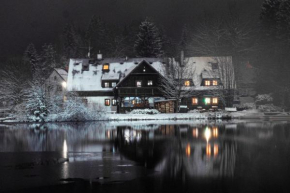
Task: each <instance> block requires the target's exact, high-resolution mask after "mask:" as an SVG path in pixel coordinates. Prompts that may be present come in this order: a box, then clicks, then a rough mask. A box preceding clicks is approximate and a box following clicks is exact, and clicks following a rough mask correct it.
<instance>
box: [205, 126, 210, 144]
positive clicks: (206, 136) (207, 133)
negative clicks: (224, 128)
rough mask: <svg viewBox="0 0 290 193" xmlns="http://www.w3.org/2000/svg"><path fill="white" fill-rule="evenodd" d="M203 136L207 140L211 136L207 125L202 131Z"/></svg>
mask: <svg viewBox="0 0 290 193" xmlns="http://www.w3.org/2000/svg"><path fill="white" fill-rule="evenodd" d="M204 137H205V139H206V141H207V142H208V141H209V139H210V138H211V130H210V129H209V128H208V127H207V128H206V129H205V131H204Z"/></svg>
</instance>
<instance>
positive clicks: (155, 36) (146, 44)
mask: <svg viewBox="0 0 290 193" xmlns="http://www.w3.org/2000/svg"><path fill="white" fill-rule="evenodd" d="M134 49H135V53H136V55H137V56H138V57H160V56H162V55H163V50H162V39H161V37H160V34H159V31H158V29H157V27H156V26H155V24H154V23H152V22H151V21H149V19H146V20H145V21H143V22H142V23H141V25H140V26H139V33H138V34H137V39H136V41H135V45H134Z"/></svg>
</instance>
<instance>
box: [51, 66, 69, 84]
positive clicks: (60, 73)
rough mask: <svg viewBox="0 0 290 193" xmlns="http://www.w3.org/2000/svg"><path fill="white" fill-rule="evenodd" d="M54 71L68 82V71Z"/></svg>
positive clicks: (59, 69) (56, 69) (58, 69)
mask: <svg viewBox="0 0 290 193" xmlns="http://www.w3.org/2000/svg"><path fill="white" fill-rule="evenodd" d="M54 70H55V71H56V72H57V73H58V74H59V76H60V77H61V78H62V79H63V80H64V81H67V76H68V74H67V71H66V70H64V69H62V68H54Z"/></svg>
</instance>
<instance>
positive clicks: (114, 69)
mask: <svg viewBox="0 0 290 193" xmlns="http://www.w3.org/2000/svg"><path fill="white" fill-rule="evenodd" d="M142 61H145V62H147V63H148V64H149V65H151V66H152V67H153V68H154V69H155V70H156V71H158V72H159V73H160V74H161V75H162V76H166V66H167V64H166V63H168V62H169V61H170V59H169V60H165V59H162V58H127V59H126V58H104V59H103V60H92V59H70V63H69V72H68V81H67V82H68V83H67V89H68V91H112V90H113V88H103V87H102V80H116V81H119V82H120V81H122V80H123V79H124V78H125V77H126V76H128V74H130V72H132V71H133V70H134V69H135V68H136V67H137V66H138V65H139V64H140V63H141V62H142ZM171 61H174V62H173V64H174V65H179V64H178V62H176V61H175V59H173V60H171ZM104 64H109V71H103V65H104ZM212 64H218V69H221V68H224V66H229V65H230V66H231V68H233V67H232V58H231V57H229V56H226V57H189V58H185V60H184V65H185V68H186V69H187V70H188V71H189V72H190V73H189V74H190V77H187V78H188V79H192V81H193V83H194V85H195V89H196V90H207V89H215V88H218V87H216V86H215V87H213V86H211V87H208V86H206V87H204V86H200V85H201V81H202V78H209V77H211V78H220V79H221V82H222V83H223V84H224V82H226V80H225V78H224V77H220V75H221V73H218V72H220V71H219V70H218V69H214V70H213V67H212Z"/></svg>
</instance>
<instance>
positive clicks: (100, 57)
mask: <svg viewBox="0 0 290 193" xmlns="http://www.w3.org/2000/svg"><path fill="white" fill-rule="evenodd" d="M97 59H98V60H102V59H103V55H102V54H101V51H100V50H99V53H98V55H97Z"/></svg>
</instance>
